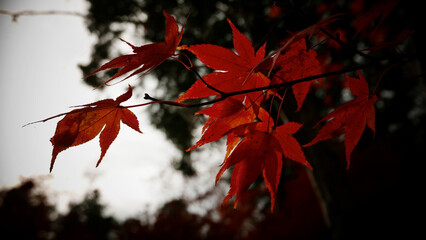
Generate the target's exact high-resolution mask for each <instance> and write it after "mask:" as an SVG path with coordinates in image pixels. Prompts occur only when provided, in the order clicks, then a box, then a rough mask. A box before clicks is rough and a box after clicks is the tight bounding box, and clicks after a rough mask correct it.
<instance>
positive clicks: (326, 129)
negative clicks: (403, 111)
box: [304, 71, 377, 167]
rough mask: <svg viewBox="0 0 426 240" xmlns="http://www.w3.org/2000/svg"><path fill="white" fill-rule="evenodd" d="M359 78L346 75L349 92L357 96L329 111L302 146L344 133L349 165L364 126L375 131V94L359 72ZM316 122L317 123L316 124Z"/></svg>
mask: <svg viewBox="0 0 426 240" xmlns="http://www.w3.org/2000/svg"><path fill="white" fill-rule="evenodd" d="M358 75H359V78H354V77H349V76H346V79H347V81H348V82H349V87H350V89H351V92H352V93H353V94H354V95H355V96H356V97H357V98H355V99H354V100H352V101H350V102H347V103H345V104H343V105H342V106H340V107H338V108H337V109H335V110H334V111H333V112H331V113H329V114H328V115H327V116H325V117H324V118H322V119H321V120H320V121H319V122H318V124H319V123H321V122H323V121H326V120H329V121H328V122H327V123H326V124H325V125H324V126H323V127H322V128H321V130H320V131H319V132H318V134H317V136H316V137H315V138H314V139H313V140H312V141H311V142H310V143H308V144H305V145H304V147H308V146H311V145H313V144H316V143H318V142H320V141H324V140H327V139H331V138H335V137H338V136H339V135H341V134H342V133H345V142H344V143H345V153H346V161H347V167H349V165H350V155H351V153H352V151H353V150H354V148H355V146H356V145H357V143H358V141H359V139H360V138H361V135H362V133H363V132H364V129H365V126H368V127H369V128H370V129H371V130H372V131H373V132H375V109H374V103H375V102H376V101H377V97H376V95H374V94H373V95H369V90H368V84H367V81H366V80H365V78H364V76H363V75H362V73H361V72H359V71H358ZM318 124H317V125H318Z"/></svg>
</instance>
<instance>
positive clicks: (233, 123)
mask: <svg viewBox="0 0 426 240" xmlns="http://www.w3.org/2000/svg"><path fill="white" fill-rule="evenodd" d="M254 104H255V103H253V104H252V106H250V107H246V106H245V105H244V104H243V102H241V101H240V100H237V99H236V98H234V97H229V98H227V99H225V100H223V101H220V102H217V103H215V104H213V105H212V106H211V107H208V108H206V109H203V110H201V111H199V112H197V113H196V114H205V115H207V116H209V118H208V120H207V121H206V123H205V124H204V127H203V130H202V131H203V134H202V136H201V138H200V140H198V141H197V142H196V143H195V144H194V145H193V146H192V147H190V148H189V149H188V150H187V151H191V150H193V149H195V148H197V147H199V146H202V145H204V144H206V143H210V142H214V141H217V140H219V139H221V138H222V137H224V136H225V135H227V134H228V133H229V131H230V130H231V129H233V128H236V127H238V126H241V125H244V124H247V123H251V122H253V121H254V120H255V119H256V117H258V118H259V119H262V120H263V119H266V117H267V116H269V114H268V113H267V112H266V111H265V110H264V109H263V108H257V106H255V105H254Z"/></svg>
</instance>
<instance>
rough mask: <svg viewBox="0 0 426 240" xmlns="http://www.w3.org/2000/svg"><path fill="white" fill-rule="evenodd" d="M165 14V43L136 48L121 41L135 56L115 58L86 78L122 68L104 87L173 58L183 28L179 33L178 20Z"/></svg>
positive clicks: (164, 12)
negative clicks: (124, 76)
mask: <svg viewBox="0 0 426 240" xmlns="http://www.w3.org/2000/svg"><path fill="white" fill-rule="evenodd" d="M163 14H164V16H165V18H166V33H165V36H164V42H158V43H151V44H147V45H142V46H140V47H136V46H133V45H132V44H130V43H128V42H126V41H124V40H122V39H120V40H122V41H123V42H125V43H127V44H128V45H129V46H130V47H132V49H133V52H134V54H128V55H124V56H120V57H117V58H114V59H113V60H111V61H110V62H108V63H105V64H104V65H102V66H101V67H100V68H98V69H97V70H96V71H94V72H92V73H91V74H89V75H88V76H86V78H87V77H89V76H91V75H93V74H95V73H97V72H99V71H103V70H107V69H114V68H121V69H120V70H119V71H118V72H117V73H116V74H115V75H114V76H112V77H111V78H110V79H109V80H107V81H106V82H104V83H103V84H102V85H104V84H107V83H108V82H110V81H112V80H113V79H115V78H117V77H120V76H122V75H123V74H126V73H128V72H130V71H133V70H135V71H134V72H133V73H131V74H130V75H129V76H127V77H126V78H125V79H127V78H129V77H131V76H134V75H136V74H139V73H144V72H148V71H150V70H151V69H153V68H155V67H157V66H158V65H160V64H161V63H162V62H164V61H165V60H166V59H167V58H169V57H171V56H172V55H173V54H174V53H175V50H176V48H177V47H178V45H179V43H180V41H181V39H182V33H183V27H182V29H181V31H180V33H179V27H178V25H177V23H176V20H175V19H174V18H173V17H172V16H170V15H169V14H168V13H167V12H166V11H163ZM141 66H142V67H141ZM139 67H140V68H139ZM125 79H123V80H125ZM102 85H101V86H102Z"/></svg>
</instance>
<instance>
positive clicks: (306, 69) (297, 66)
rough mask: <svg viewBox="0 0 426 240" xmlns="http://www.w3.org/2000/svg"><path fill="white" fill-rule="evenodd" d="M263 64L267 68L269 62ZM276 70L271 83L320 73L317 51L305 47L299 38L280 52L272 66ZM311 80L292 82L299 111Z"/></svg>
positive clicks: (303, 40) (304, 41)
mask: <svg viewBox="0 0 426 240" xmlns="http://www.w3.org/2000/svg"><path fill="white" fill-rule="evenodd" d="M265 65H266V66H263V67H264V68H266V69H269V68H270V67H272V66H270V65H271V63H269V64H268V63H265ZM273 67H274V68H275V69H277V72H276V73H275V74H274V76H273V78H272V83H271V84H279V83H283V82H291V81H294V80H297V79H301V78H305V77H309V76H315V75H319V74H321V73H322V67H321V64H320V62H319V61H318V59H317V53H316V52H315V51H314V50H312V49H307V47H306V40H305V39H304V38H301V39H299V40H298V41H295V42H293V43H291V44H290V45H289V47H288V48H287V49H286V51H283V52H281V53H280V55H279V56H278V57H277V58H276V62H275V64H274V66H273ZM311 83H312V81H308V82H302V83H298V84H294V85H293V86H292V87H291V88H292V90H293V94H294V97H295V99H296V102H297V110H296V111H299V110H300V108H301V107H302V105H303V102H304V101H305V99H306V96H307V95H308V92H309V89H310V87H311Z"/></svg>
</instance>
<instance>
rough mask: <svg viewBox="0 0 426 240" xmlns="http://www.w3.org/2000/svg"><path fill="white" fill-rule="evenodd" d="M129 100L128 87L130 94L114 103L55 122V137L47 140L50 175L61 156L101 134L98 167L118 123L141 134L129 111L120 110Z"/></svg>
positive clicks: (99, 103) (103, 103)
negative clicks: (50, 144)
mask: <svg viewBox="0 0 426 240" xmlns="http://www.w3.org/2000/svg"><path fill="white" fill-rule="evenodd" d="M131 96H132V88H131V87H130V86H129V90H128V91H127V92H126V93H124V94H123V95H121V96H119V97H118V98H117V99H116V100H113V99H105V100H101V101H97V102H94V103H90V104H86V105H82V106H81V107H83V108H79V109H75V110H73V111H71V112H68V113H66V114H65V117H64V118H63V119H62V120H60V121H59V122H58V124H57V126H56V131H55V135H54V136H53V137H52V138H51V139H50V141H51V143H52V145H53V151H52V160H51V163H50V171H52V169H53V165H54V163H55V160H56V157H57V156H58V154H59V153H60V152H62V151H64V150H66V149H68V148H69V147H73V146H77V145H80V144H83V143H86V142H88V141H90V140H92V139H93V138H95V137H96V136H97V135H98V134H99V133H100V137H99V144H100V147H101V156H100V158H99V160H98V162H97V164H96V166H98V165H99V163H100V162H101V161H102V159H103V157H104V156H105V153H106V152H107V150H108V148H109V146H110V145H111V143H112V142H113V141H114V140H115V138H116V137H117V135H118V132H119V131H120V121H121V122H123V123H124V124H126V125H127V126H129V127H131V128H132V129H134V130H135V131H137V132H140V133H141V131H140V129H139V122H138V119H137V117H136V116H135V115H134V114H133V113H132V112H131V111H130V110H129V109H127V108H123V107H121V106H120V103H122V102H124V101H126V100H128V99H129V98H130V97H131Z"/></svg>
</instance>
